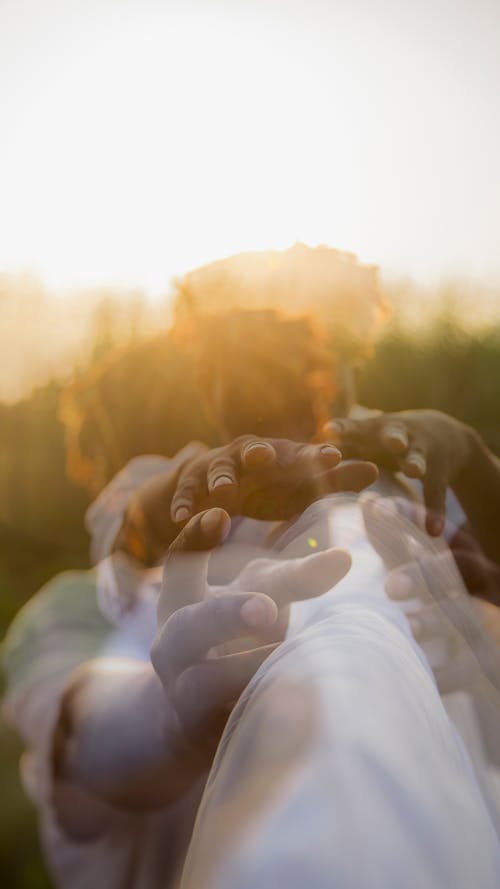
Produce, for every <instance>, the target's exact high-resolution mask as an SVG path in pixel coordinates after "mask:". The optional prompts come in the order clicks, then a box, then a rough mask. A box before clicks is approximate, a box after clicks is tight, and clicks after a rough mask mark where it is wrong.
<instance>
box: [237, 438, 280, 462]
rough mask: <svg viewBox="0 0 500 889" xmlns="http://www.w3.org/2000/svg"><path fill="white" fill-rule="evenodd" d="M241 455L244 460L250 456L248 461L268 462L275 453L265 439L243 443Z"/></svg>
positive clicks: (272, 458)
mask: <svg viewBox="0 0 500 889" xmlns="http://www.w3.org/2000/svg"><path fill="white" fill-rule="evenodd" d="M243 456H244V458H245V460H246V459H247V458H248V457H250V458H251V460H250V462H253V461H255V462H256V463H268V462H269V463H270V462H271V461H272V460H274V456H275V453H274V448H273V447H271V445H268V444H266V442H265V441H254V442H250V444H247V445H245V448H244V451H243Z"/></svg>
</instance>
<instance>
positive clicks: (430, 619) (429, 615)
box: [408, 605, 450, 645]
mask: <svg viewBox="0 0 500 889" xmlns="http://www.w3.org/2000/svg"><path fill="white" fill-rule="evenodd" d="M408 623H409V624H410V629H411V632H412V635H413V638H414V639H415V640H416V641H417V642H418V644H419V645H423V644H424V643H425V642H430V641H431V639H439V638H445V637H446V636H449V633H450V624H449V622H448V621H447V620H446V617H445V615H444V613H443V612H442V611H441V609H440V608H439V606H437V605H433V606H428V607H427V608H421V609H420V610H419V611H418V613H416V614H411V615H409V616H408Z"/></svg>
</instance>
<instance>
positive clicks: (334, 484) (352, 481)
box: [326, 460, 378, 493]
mask: <svg viewBox="0 0 500 889" xmlns="http://www.w3.org/2000/svg"><path fill="white" fill-rule="evenodd" d="M377 478H378V469H377V467H376V466H375V464H374V463H369V462H367V461H365V460H344V462H343V463H340V465H339V466H337V467H336V468H335V469H333V470H330V473H329V474H328V476H327V477H326V480H328V482H330V483H331V486H329V490H331V491H333V492H337V491H346V492H347V491H352V492H354V493H359V491H363V490H364V488H367V487H368V486H369V485H371V484H373V482H374V481H375V480H376V479H377Z"/></svg>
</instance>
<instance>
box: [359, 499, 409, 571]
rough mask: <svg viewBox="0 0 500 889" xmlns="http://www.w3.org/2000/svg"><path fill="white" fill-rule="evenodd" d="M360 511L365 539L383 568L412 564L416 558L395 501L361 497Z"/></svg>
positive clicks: (402, 517) (404, 522) (396, 500)
mask: <svg viewBox="0 0 500 889" xmlns="http://www.w3.org/2000/svg"><path fill="white" fill-rule="evenodd" d="M361 510H362V514H363V521H364V524H365V528H366V533H367V535H368V539H369V541H370V543H371V545H372V546H373V548H374V550H375V552H376V553H378V555H379V556H380V558H381V559H382V561H383V562H384V564H385V565H386V567H387V568H389V569H392V568H399V567H400V566H402V565H406V563H413V561H414V558H415V555H414V551H413V549H412V548H411V542H410V540H409V539H408V537H409V535H408V533H407V526H406V521H405V517H404V514H403V513H402V511H400V508H399V502H398V498H392V497H391V498H389V497H376V496H373V495H371V494H370V492H369V493H367V494H364V495H363V497H362V498H361Z"/></svg>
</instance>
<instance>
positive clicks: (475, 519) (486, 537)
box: [451, 429, 500, 565]
mask: <svg viewBox="0 0 500 889" xmlns="http://www.w3.org/2000/svg"><path fill="white" fill-rule="evenodd" d="M469 435H470V457H469V459H468V461H467V463H466V465H465V467H464V469H463V470H462V471H461V472H460V473H459V474H458V476H457V477H456V478H454V479H452V481H451V487H452V489H453V491H454V493H455V494H456V496H457V498H458V500H459V501H460V503H461V505H462V508H463V510H464V512H465V514H466V516H467V518H468V520H469V522H470V525H471V527H472V529H473V531H474V534H475V536H476V538H477V540H478V542H479V543H480V544H481V546H482V548H483V549H484V552H485V553H486V555H487V556H488V557H489V558H490V559H493V560H494V561H495V562H496V563H497V564H499V565H500V460H499V459H498V457H496V456H495V455H494V454H492V452H491V451H490V450H489V449H488V448H487V447H486V445H485V443H484V442H483V440H482V438H481V437H480V435H479V434H478V433H477V432H475V431H474V430H473V429H470V430H469Z"/></svg>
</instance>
